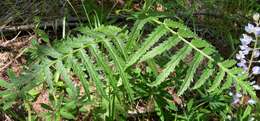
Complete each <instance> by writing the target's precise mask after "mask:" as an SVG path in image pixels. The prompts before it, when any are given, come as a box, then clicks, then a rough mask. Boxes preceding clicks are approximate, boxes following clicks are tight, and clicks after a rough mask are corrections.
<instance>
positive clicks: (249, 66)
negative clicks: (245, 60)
mask: <svg viewBox="0 0 260 121" xmlns="http://www.w3.org/2000/svg"><path fill="white" fill-rule="evenodd" d="M255 38H256V39H255V43H254V48H253V51H252V54H251V58H250V61H249V65H248V70H247V73H249V71H250V68H251V66H252V62H253V59H254V53H255V50H256V46H257V40H258V39H257V35H256V34H255Z"/></svg>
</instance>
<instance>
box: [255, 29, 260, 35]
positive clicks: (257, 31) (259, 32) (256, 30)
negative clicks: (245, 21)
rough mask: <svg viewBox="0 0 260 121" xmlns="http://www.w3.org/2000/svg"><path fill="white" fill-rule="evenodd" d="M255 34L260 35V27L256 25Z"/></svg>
mask: <svg viewBox="0 0 260 121" xmlns="http://www.w3.org/2000/svg"><path fill="white" fill-rule="evenodd" d="M255 35H256V36H260V27H255Z"/></svg>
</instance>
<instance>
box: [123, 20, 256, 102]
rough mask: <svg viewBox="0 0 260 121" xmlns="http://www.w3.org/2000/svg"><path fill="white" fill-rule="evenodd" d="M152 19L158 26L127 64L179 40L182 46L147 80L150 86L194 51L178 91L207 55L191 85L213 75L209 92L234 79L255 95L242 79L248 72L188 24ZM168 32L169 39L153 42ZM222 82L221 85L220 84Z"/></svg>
mask: <svg viewBox="0 0 260 121" xmlns="http://www.w3.org/2000/svg"><path fill="white" fill-rule="evenodd" d="M151 22H155V23H156V24H158V26H157V27H156V28H155V29H154V31H153V32H151V33H150V34H149V36H148V37H147V38H146V39H145V40H144V42H143V43H142V44H141V46H140V48H138V50H137V51H136V52H135V53H133V54H132V55H131V56H130V60H129V61H128V63H127V66H126V68H127V67H129V66H131V65H133V64H135V63H139V62H143V61H147V60H149V59H153V58H154V57H155V56H158V55H160V54H161V53H163V52H165V51H167V50H169V49H170V48H173V47H176V45H177V44H178V43H180V42H183V43H184V46H183V47H182V48H181V49H179V50H178V51H177V52H176V54H173V55H172V57H171V60H170V61H169V62H168V63H167V64H166V65H165V66H164V69H163V71H162V72H161V73H160V74H159V75H158V76H157V78H156V80H155V81H153V82H152V83H151V84H149V85H150V86H158V85H160V84H161V83H162V82H163V81H164V80H165V79H166V78H167V77H168V76H169V75H170V73H171V72H173V71H174V70H175V67H176V66H178V64H179V63H180V61H181V60H183V59H184V58H185V57H186V56H187V55H188V54H190V53H191V52H194V53H195V56H194V58H193V60H192V62H191V64H190V65H189V69H188V70H187V73H186V74H185V75H186V76H185V78H184V79H183V83H182V85H181V87H180V89H179V91H178V95H182V94H183V93H184V92H185V91H186V90H187V89H188V88H190V87H191V82H192V81H193V80H194V75H195V74H196V70H197V69H198V66H199V65H200V64H201V62H202V61H203V60H204V59H207V61H208V62H207V63H206V65H207V66H206V68H205V70H204V71H203V72H202V74H201V76H200V78H199V79H198V81H196V82H195V85H194V86H193V87H191V88H192V89H197V88H199V87H201V86H202V85H203V84H205V82H206V80H207V79H209V77H213V78H214V81H213V83H212V85H211V87H209V88H208V91H209V92H211V91H213V90H224V89H227V88H229V87H231V86H232V83H235V84H236V86H237V87H238V89H243V90H244V91H245V92H246V93H248V94H250V95H251V96H252V97H254V98H255V97H256V96H255V92H254V91H253V88H252V87H251V86H250V84H249V83H248V82H246V81H245V80H246V79H247V73H245V72H243V70H242V69H240V68H237V67H236V66H235V64H236V61H235V60H224V61H223V59H221V58H220V57H219V56H217V55H218V52H217V50H216V49H215V48H214V46H212V45H210V44H209V43H208V42H207V41H205V40H202V39H200V38H198V37H197V36H196V35H195V34H194V33H193V32H192V31H191V30H190V29H189V28H187V27H186V26H185V25H183V24H181V23H179V22H175V21H172V20H165V21H164V22H161V21H158V20H156V19H152V20H151ZM141 25H143V24H141ZM168 33H170V37H169V38H168V39H166V40H165V41H163V42H161V43H160V44H158V45H157V46H154V45H155V44H156V43H158V42H159V41H160V39H163V35H166V34H168ZM138 34H139V33H138ZM221 84H223V85H222V86H221ZM238 91H239V90H238Z"/></svg>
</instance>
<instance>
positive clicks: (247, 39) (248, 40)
mask: <svg viewBox="0 0 260 121" xmlns="http://www.w3.org/2000/svg"><path fill="white" fill-rule="evenodd" d="M252 40H253V38H252V37H251V36H248V35H247V34H243V38H240V41H241V43H242V45H248V44H250V43H251V41H252Z"/></svg>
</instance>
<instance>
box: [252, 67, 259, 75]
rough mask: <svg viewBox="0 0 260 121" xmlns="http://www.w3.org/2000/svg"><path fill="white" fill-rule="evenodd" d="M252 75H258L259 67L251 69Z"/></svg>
mask: <svg viewBox="0 0 260 121" xmlns="http://www.w3.org/2000/svg"><path fill="white" fill-rule="evenodd" d="M252 73H253V74H260V66H254V67H253V68H252Z"/></svg>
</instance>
